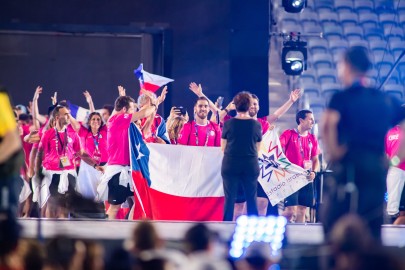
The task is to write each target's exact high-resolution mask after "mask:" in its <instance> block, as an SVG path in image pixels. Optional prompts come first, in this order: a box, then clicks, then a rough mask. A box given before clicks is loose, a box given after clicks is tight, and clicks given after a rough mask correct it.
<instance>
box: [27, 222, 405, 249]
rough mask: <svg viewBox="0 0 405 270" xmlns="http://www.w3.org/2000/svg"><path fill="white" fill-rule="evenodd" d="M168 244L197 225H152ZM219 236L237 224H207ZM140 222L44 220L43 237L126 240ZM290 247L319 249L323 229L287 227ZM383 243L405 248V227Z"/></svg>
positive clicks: (389, 229)
mask: <svg viewBox="0 0 405 270" xmlns="http://www.w3.org/2000/svg"><path fill="white" fill-rule="evenodd" d="M151 222H152V223H153V224H154V225H155V226H156V229H157V231H158V233H159V235H160V236H161V237H162V238H163V239H164V240H166V241H181V240H182V239H183V237H184V234H185V232H186V231H187V229H188V228H190V227H191V226H193V225H194V224H196V222H187V221H151ZM19 223H20V224H21V225H22V227H23V237H26V238H37V232H38V223H39V221H38V219H36V218H30V219H19ZM204 223H205V224H206V225H207V226H208V227H209V228H211V229H212V230H214V231H216V232H218V233H219V235H220V237H221V238H222V240H224V241H228V240H229V239H231V237H232V233H233V231H234V228H235V223H234V222H204ZM137 224H138V221H128V220H117V221H110V220H95V219H91V220H89V219H86V220H84V219H83V220H81V219H41V221H40V226H41V232H42V237H43V238H45V239H47V238H51V237H53V236H55V235H67V236H72V237H77V238H83V239H99V240H124V239H129V238H130V237H131V235H132V231H133V229H134V228H135V226H136V225H137ZM286 235H287V241H288V243H289V244H303V245H320V244H322V243H323V242H324V234H323V230H322V225H321V224H319V223H315V224H312V223H311V224H288V225H287V228H286ZM382 240H383V244H384V245H385V246H392V247H405V226H394V225H383V226H382Z"/></svg>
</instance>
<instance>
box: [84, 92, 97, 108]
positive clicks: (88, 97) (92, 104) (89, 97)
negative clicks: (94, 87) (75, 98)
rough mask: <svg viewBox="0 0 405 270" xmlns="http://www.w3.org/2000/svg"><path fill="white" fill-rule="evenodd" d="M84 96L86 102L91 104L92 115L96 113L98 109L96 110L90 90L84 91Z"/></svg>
mask: <svg viewBox="0 0 405 270" xmlns="http://www.w3.org/2000/svg"><path fill="white" fill-rule="evenodd" d="M83 95H84V97H85V98H86V102H87V103H88V104H89V109H90V112H91V113H92V112H94V111H96V109H95V108H94V103H93V99H92V98H91V95H90V93H89V91H88V90H86V91H84V92H83Z"/></svg>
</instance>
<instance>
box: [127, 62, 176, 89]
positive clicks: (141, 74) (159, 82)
mask: <svg viewBox="0 0 405 270" xmlns="http://www.w3.org/2000/svg"><path fill="white" fill-rule="evenodd" d="M134 73H135V75H136V77H137V78H138V80H139V84H140V85H141V89H145V90H147V91H150V92H156V91H157V90H158V89H159V88H160V87H162V86H163V85H166V84H168V83H169V82H173V81H174V80H172V79H169V78H166V77H162V76H159V75H155V74H151V73H149V72H146V71H145V70H143V64H140V65H139V67H138V68H137V69H135V70H134Z"/></svg>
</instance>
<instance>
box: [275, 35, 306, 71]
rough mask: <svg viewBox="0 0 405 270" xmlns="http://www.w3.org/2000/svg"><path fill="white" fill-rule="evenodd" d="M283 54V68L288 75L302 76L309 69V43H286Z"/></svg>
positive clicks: (291, 41) (284, 43) (298, 41)
mask: <svg viewBox="0 0 405 270" xmlns="http://www.w3.org/2000/svg"><path fill="white" fill-rule="evenodd" d="M283 46H284V47H283V50H282V53H281V61H282V62H281V66H282V68H283V70H284V72H285V74H287V75H292V76H295V75H300V74H301V73H302V72H303V71H304V70H306V69H307V47H306V46H307V43H306V42H304V41H300V40H297V41H293V40H290V41H284V42H283Z"/></svg>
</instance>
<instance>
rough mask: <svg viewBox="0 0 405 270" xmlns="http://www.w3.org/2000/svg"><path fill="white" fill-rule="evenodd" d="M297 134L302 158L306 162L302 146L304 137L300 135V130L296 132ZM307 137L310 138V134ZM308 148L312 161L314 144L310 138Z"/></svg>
mask: <svg viewBox="0 0 405 270" xmlns="http://www.w3.org/2000/svg"><path fill="white" fill-rule="evenodd" d="M296 132H297V134H298V145H299V148H300V153H301V157H302V158H303V159H304V160H305V154H304V147H303V146H302V136H301V135H300V134H299V133H298V130H296ZM307 136H309V133H308V135H307ZM308 147H309V152H308V160H311V153H312V142H311V140H310V138H309V137H308Z"/></svg>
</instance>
